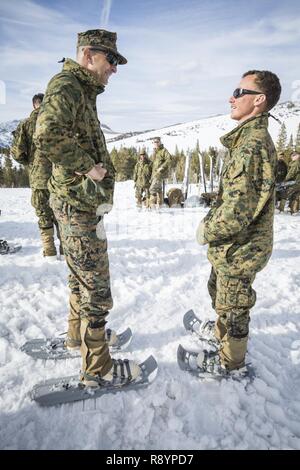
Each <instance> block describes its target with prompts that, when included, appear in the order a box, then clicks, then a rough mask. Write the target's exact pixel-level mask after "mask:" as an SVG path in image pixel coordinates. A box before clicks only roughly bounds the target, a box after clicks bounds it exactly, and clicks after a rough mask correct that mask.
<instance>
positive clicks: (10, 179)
mask: <svg viewBox="0 0 300 470" xmlns="http://www.w3.org/2000/svg"><path fill="white" fill-rule="evenodd" d="M14 173H15V171H14V169H13V165H12V161H11V158H10V157H9V156H6V157H5V163H4V168H3V179H4V186H5V187H6V188H13V187H14V186H15V175H14Z"/></svg>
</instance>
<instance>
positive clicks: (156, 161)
mask: <svg viewBox="0 0 300 470" xmlns="http://www.w3.org/2000/svg"><path fill="white" fill-rule="evenodd" d="M153 144H154V154H153V158H152V165H153V166H152V175H151V185H150V207H151V208H152V209H153V208H159V207H160V206H162V205H163V202H164V200H163V198H164V195H163V182H164V179H165V178H167V177H168V173H169V169H170V166H171V155H170V154H169V152H168V150H167V149H166V148H165V147H164V146H163V144H162V142H161V138H160V137H155V138H154V139H153Z"/></svg>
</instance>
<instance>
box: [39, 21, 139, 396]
mask: <svg viewBox="0 0 300 470" xmlns="http://www.w3.org/2000/svg"><path fill="white" fill-rule="evenodd" d="M116 41H117V34H116V33H113V32H110V31H106V30H103V29H94V30H89V31H85V32H83V33H79V34H78V43H77V58H76V61H74V60H72V59H66V60H65V61H64V65H63V69H62V71H61V72H60V73H59V74H57V75H55V76H54V77H53V78H52V79H51V80H50V82H49V84H48V88H47V91H46V94H45V98H44V101H43V104H42V106H41V110H40V113H39V116H38V120H37V126H36V133H35V142H36V145H37V147H38V149H39V151H40V152H41V154H44V155H47V157H48V158H49V159H50V161H51V162H52V163H53V173H52V177H51V179H50V182H49V189H50V193H51V207H52V208H53V211H54V214H55V216H56V218H57V220H58V223H59V226H60V229H61V235H62V239H63V245H64V251H65V258H66V262H67V265H68V267H69V288H70V291H71V294H70V313H69V327H68V336H67V340H66V347H67V348H68V349H76V348H77V349H78V348H80V350H81V355H82V374H81V380H82V383H83V384H84V385H85V386H91V387H93V386H95V387H98V386H99V384H101V383H103V381H105V382H115V381H116V380H117V381H119V382H122V383H124V382H129V381H131V380H134V379H136V378H137V377H138V376H139V375H140V373H141V370H140V367H139V366H138V364H137V363H135V362H134V361H129V360H127V359H125V360H121V359H119V360H115V359H113V358H112V357H111V354H110V350H109V346H110V345H113V343H114V341H115V337H116V334H115V332H113V333H112V334H110V335H108V334H107V332H106V329H105V325H106V319H107V315H108V313H109V310H110V309H111V308H112V306H113V300H112V294H111V287H110V273H109V261H108V253H107V239H106V236H105V230H104V226H103V217H104V213H107V212H109V210H111V208H112V203H113V193H114V184H115V169H114V167H113V164H112V162H111V159H110V156H109V153H108V151H107V148H106V142H105V138H104V135H103V132H102V130H101V128H100V122H99V119H98V115H97V108H96V100H97V96H98V95H99V94H101V93H103V92H104V90H105V86H106V85H107V83H108V81H109V78H110V77H111V75H112V74H114V73H116V72H117V67H118V65H121V64H126V63H127V60H126V59H125V57H123V56H122V55H121V54H120V53H119V52H118V50H117V45H116Z"/></svg>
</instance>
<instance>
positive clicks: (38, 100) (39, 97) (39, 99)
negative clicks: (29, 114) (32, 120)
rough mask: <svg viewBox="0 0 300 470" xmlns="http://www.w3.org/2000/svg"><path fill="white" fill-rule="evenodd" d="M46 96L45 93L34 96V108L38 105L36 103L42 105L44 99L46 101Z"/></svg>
mask: <svg viewBox="0 0 300 470" xmlns="http://www.w3.org/2000/svg"><path fill="white" fill-rule="evenodd" d="M44 96H45V95H44V94H43V93H37V94H36V95H34V96H33V98H32V104H33V106H34V105H35V104H36V103H39V104H41V103H42V102H43V99H44Z"/></svg>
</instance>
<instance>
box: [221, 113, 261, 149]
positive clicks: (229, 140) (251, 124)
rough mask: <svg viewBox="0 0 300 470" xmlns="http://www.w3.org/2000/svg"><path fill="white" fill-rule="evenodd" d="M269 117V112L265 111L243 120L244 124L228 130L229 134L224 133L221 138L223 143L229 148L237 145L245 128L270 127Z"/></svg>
mask: <svg viewBox="0 0 300 470" xmlns="http://www.w3.org/2000/svg"><path fill="white" fill-rule="evenodd" d="M268 117H269V113H267V112H264V113H261V114H258V115H257V116H254V117H251V118H249V119H247V120H246V121H244V122H242V124H240V125H239V126H237V127H235V128H234V129H233V130H232V131H230V132H228V134H225V135H223V136H222V137H221V138H220V141H221V143H222V144H223V145H224V147H227V148H228V149H232V148H234V147H236V146H237V145H238V143H239V139H240V137H241V136H242V135H243V133H244V131H245V129H250V128H252V129H260V128H263V127H265V128H268V123H269V120H268Z"/></svg>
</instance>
